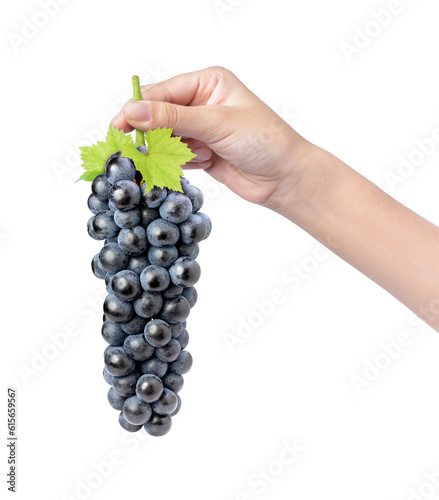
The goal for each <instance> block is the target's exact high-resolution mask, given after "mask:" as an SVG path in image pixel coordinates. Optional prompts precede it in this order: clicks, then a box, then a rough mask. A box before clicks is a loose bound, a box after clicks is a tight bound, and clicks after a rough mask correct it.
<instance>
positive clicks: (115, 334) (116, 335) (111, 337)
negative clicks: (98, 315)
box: [101, 321, 127, 346]
mask: <svg viewBox="0 0 439 500" xmlns="http://www.w3.org/2000/svg"><path fill="white" fill-rule="evenodd" d="M101 331H102V337H103V338H104V340H105V342H107V343H108V344H110V345H115V346H117V345H123V343H124V341H125V339H126V338H127V334H126V333H125V332H124V331H123V330H122V328H121V326H120V325H119V324H117V323H113V322H112V321H105V323H104V324H103V325H102V330H101Z"/></svg>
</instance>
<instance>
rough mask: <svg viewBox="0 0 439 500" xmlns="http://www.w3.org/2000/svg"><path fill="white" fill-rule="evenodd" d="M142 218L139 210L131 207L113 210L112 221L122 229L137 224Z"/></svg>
mask: <svg viewBox="0 0 439 500" xmlns="http://www.w3.org/2000/svg"><path fill="white" fill-rule="evenodd" d="M141 220H142V216H141V214H140V210H139V209H138V208H132V209H131V210H116V212H114V222H115V223H116V224H117V225H118V226H119V227H120V228H122V229H127V228H130V227H134V226H137V225H138V224H139V223H140V221H141Z"/></svg>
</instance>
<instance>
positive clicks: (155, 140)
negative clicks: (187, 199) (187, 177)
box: [122, 128, 196, 191]
mask: <svg viewBox="0 0 439 500" xmlns="http://www.w3.org/2000/svg"><path fill="white" fill-rule="evenodd" d="M171 134H172V129H170V128H156V129H154V130H148V132H146V135H145V138H146V143H147V144H148V153H147V154H146V155H144V154H142V153H139V151H137V150H136V153H138V154H136V158H134V157H133V156H130V157H131V158H132V159H133V161H134V164H135V165H136V168H137V170H139V171H140V172H141V174H142V176H143V179H144V181H145V188H146V191H150V190H151V189H152V188H153V187H154V186H158V187H167V188H169V189H173V190H174V191H182V189H181V182H180V176H181V175H183V170H182V169H181V165H184V164H185V163H187V162H188V161H189V160H191V159H192V158H195V156H196V155H194V154H193V153H192V152H191V150H190V149H189V148H188V146H187V144H185V143H184V142H181V138H180V137H171ZM122 154H123V155H124V156H125V154H124V152H122Z"/></svg>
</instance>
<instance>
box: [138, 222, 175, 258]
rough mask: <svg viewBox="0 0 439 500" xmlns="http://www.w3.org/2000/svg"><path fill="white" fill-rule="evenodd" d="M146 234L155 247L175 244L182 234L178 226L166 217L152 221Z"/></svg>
mask: <svg viewBox="0 0 439 500" xmlns="http://www.w3.org/2000/svg"><path fill="white" fill-rule="evenodd" d="M146 234H147V237H148V241H149V242H150V243H151V245H153V246H155V247H166V246H170V245H175V243H177V241H178V238H179V236H180V232H179V230H178V226H176V225H175V224H173V223H172V222H168V221H167V220H164V219H156V220H154V221H152V222H151V224H150V225H149V226H148V228H147V230H146ZM150 260H151V259H150Z"/></svg>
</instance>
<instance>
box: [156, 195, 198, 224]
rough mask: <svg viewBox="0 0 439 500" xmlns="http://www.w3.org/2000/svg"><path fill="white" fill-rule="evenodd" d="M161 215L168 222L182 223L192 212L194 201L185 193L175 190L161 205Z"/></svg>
mask: <svg viewBox="0 0 439 500" xmlns="http://www.w3.org/2000/svg"><path fill="white" fill-rule="evenodd" d="M159 211H160V216H161V217H162V218H163V219H165V220H167V221H168V222H173V223H174V224H180V222H183V221H185V220H186V219H187V218H188V217H189V215H190V214H191V213H192V203H191V201H190V199H189V198H188V197H187V196H186V195H185V194H183V193H179V192H173V193H170V194H169V195H168V197H167V198H166V200H165V201H164V202H163V203H162V204H161V205H160V209H159Z"/></svg>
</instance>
